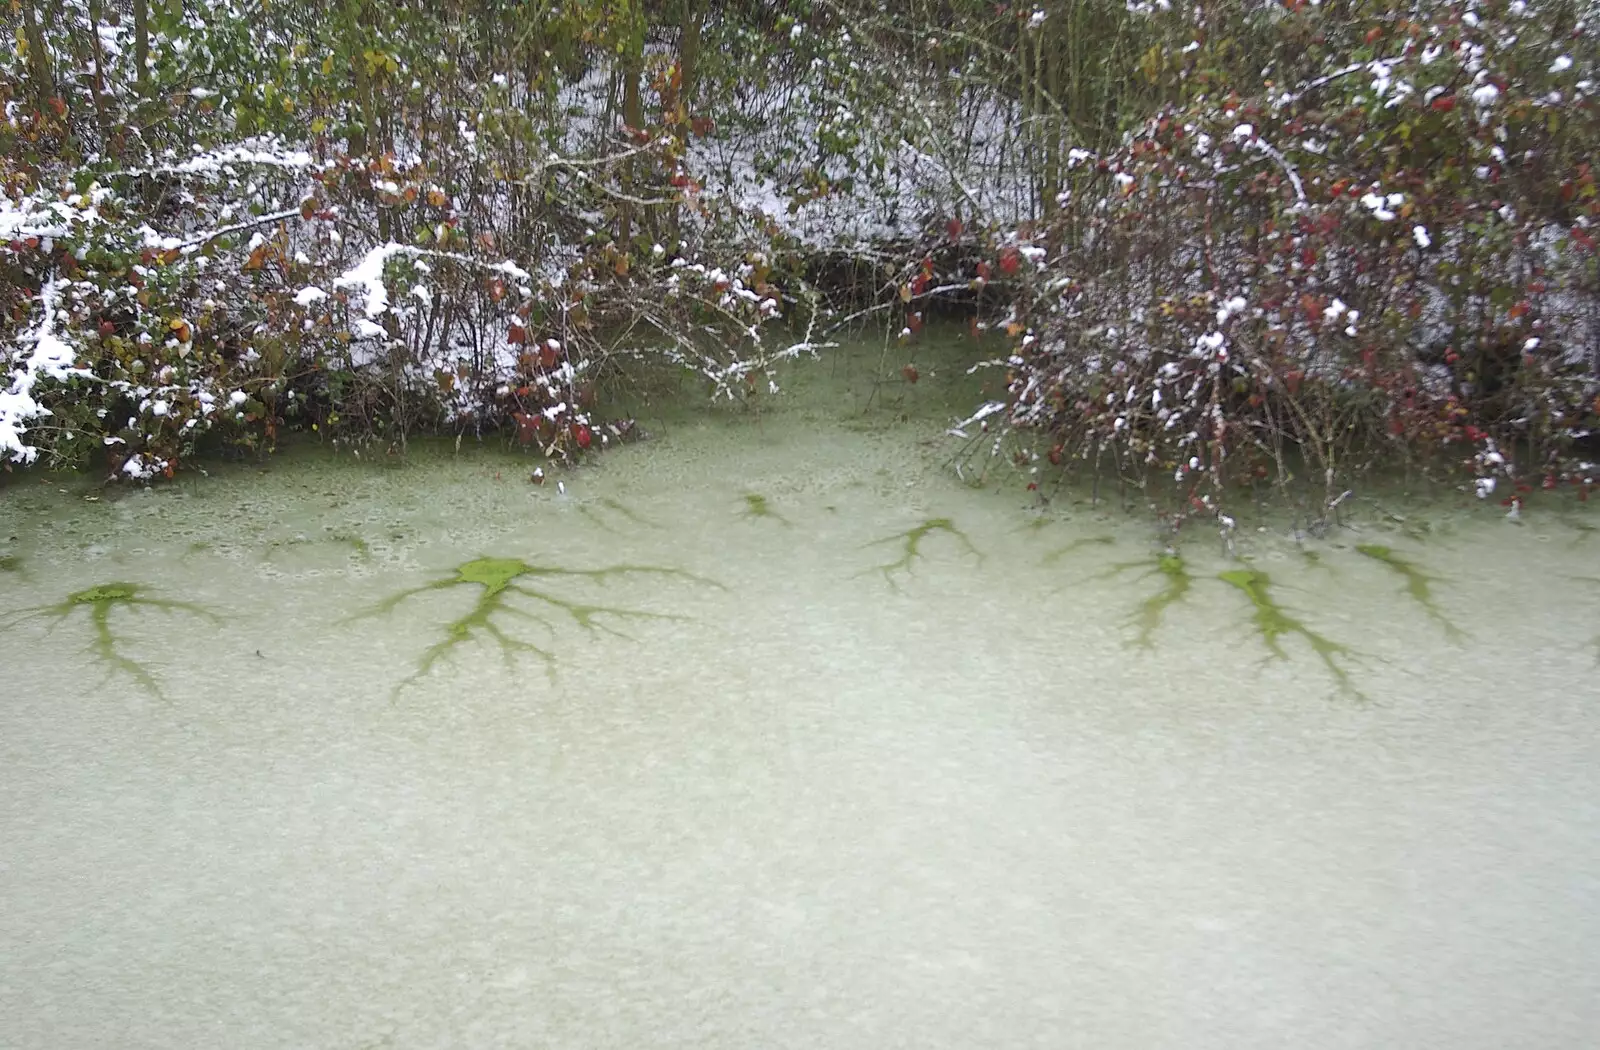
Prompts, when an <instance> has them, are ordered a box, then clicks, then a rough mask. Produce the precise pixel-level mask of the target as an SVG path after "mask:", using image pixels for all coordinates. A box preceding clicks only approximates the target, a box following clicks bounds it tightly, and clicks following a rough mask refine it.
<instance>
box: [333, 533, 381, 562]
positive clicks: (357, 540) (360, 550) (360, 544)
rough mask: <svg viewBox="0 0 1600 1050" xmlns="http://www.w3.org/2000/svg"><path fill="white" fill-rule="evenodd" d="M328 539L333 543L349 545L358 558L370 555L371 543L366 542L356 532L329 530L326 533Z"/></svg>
mask: <svg viewBox="0 0 1600 1050" xmlns="http://www.w3.org/2000/svg"><path fill="white" fill-rule="evenodd" d="M328 539H330V540H332V541H333V542H335V543H342V544H344V545H345V546H347V547H349V548H350V549H351V550H353V551H355V553H356V556H357V557H359V558H362V559H368V558H371V557H372V546H371V544H369V543H367V541H366V540H364V539H362V538H361V536H360V535H359V534H357V533H354V532H343V531H339V532H330V533H329V534H328Z"/></svg>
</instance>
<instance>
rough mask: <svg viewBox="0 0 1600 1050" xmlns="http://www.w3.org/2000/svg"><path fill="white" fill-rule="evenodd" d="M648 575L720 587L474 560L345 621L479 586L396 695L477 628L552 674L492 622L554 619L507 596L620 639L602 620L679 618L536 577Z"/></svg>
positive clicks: (650, 568) (506, 651)
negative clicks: (584, 597) (574, 593)
mask: <svg viewBox="0 0 1600 1050" xmlns="http://www.w3.org/2000/svg"><path fill="white" fill-rule="evenodd" d="M647 575H649V576H663V577H670V578H674V579H679V580H687V581H692V582H695V583H700V584H705V585H707V586H710V587H717V588H719V589H720V587H721V585H720V584H718V583H716V582H715V581H713V580H707V579H705V578H704V577H701V576H696V575H694V574H693V573H689V572H685V571H683V570H682V569H673V568H665V567H661V566H655V565H612V566H607V567H605V568H600V569H562V568H557V567H553V566H543V565H530V564H528V563H527V562H525V561H522V560H520V559H517V558H477V559H474V560H473V561H469V562H466V563H464V564H462V565H460V566H457V568H456V570H455V574H454V575H452V576H450V577H447V578H445V579H442V580H434V581H433V582H432V583H425V584H423V585H422V586H420V587H412V588H410V589H408V590H404V591H401V592H400V593H398V594H395V595H391V596H390V597H388V598H385V599H384V600H383V601H381V602H379V603H378V604H377V605H376V606H374V607H373V608H371V609H369V610H367V611H366V612H364V613H359V614H357V615H356V616H353V617H351V618H350V619H352V620H359V619H366V618H369V617H373V616H378V615H382V614H383V613H387V612H390V611H392V610H393V609H395V608H396V607H397V606H399V605H400V603H401V602H404V601H405V600H406V599H408V598H412V597H415V596H416V595H419V594H426V593H429V592H431V591H442V590H448V589H449V588H452V587H461V586H475V587H479V588H481V589H482V590H481V592H480V593H479V595H478V599H477V601H476V602H475V603H474V604H473V607H472V608H471V609H470V610H469V611H468V612H467V613H466V614H465V615H463V616H460V617H458V618H456V619H454V620H452V621H450V622H449V623H448V624H446V625H445V628H444V637H442V638H440V639H439V640H438V641H437V642H435V643H434V644H432V645H430V646H429V647H428V648H427V649H426V650H424V651H423V654H422V659H421V661H420V662H419V663H418V665H417V669H416V671H415V672H413V673H412V674H411V675H409V676H407V677H406V678H405V679H404V680H403V681H402V682H401V683H400V685H398V686H396V687H395V691H396V693H398V692H399V691H400V690H401V689H402V688H404V687H405V686H406V685H409V684H410V683H412V682H415V681H417V680H418V679H420V678H422V677H423V676H424V675H426V674H427V673H428V672H429V671H431V670H432V669H433V667H434V665H435V664H437V663H438V662H439V661H440V660H441V659H443V658H444V657H445V656H446V655H448V654H449V653H450V651H451V650H452V649H454V648H455V647H456V646H459V645H462V644H465V643H466V642H468V641H471V640H472V637H473V635H474V633H477V632H482V633H483V634H485V635H487V636H488V637H489V638H491V639H492V640H493V641H494V643H495V644H496V645H497V646H498V647H499V649H500V655H501V658H502V659H503V660H504V661H505V664H506V666H507V667H508V668H512V669H514V668H515V665H516V656H517V655H518V654H519V653H528V654H532V655H533V656H536V657H538V658H539V660H540V661H541V662H542V663H543V664H544V667H545V673H546V674H547V675H549V676H551V677H552V678H553V676H554V674H555V664H556V657H555V653H553V652H552V651H551V650H549V649H547V648H545V647H544V646H542V645H536V644H534V643H533V642H529V641H527V640H525V639H521V638H517V637H514V636H513V635H511V634H509V633H507V632H506V630H505V629H504V628H503V627H502V626H501V624H500V623H499V622H497V618H498V617H514V618H520V619H523V620H531V621H533V622H534V623H537V624H539V625H540V626H542V627H543V628H544V629H545V631H546V632H547V633H549V634H551V635H553V634H555V631H556V623H557V621H553V620H552V619H551V618H550V617H549V616H545V615H541V614H540V613H538V612H533V611H530V610H528V609H526V608H523V607H521V606H519V605H514V604H512V603H511V601H510V599H512V598H513V597H517V596H520V597H523V598H531V599H533V600H534V601H535V602H537V603H539V605H540V606H541V607H542V608H543V609H545V610H546V611H547V612H549V613H551V614H553V615H555V616H556V617H557V618H558V620H559V619H560V618H565V619H566V620H567V621H569V622H571V623H573V624H576V625H577V626H578V627H580V628H582V629H583V630H585V631H588V632H590V633H599V632H602V631H603V632H605V633H607V634H612V635H616V636H617V637H621V638H625V637H627V636H626V635H624V634H623V633H622V632H621V631H618V630H617V629H616V628H614V627H612V626H610V625H609V624H608V623H607V622H606V619H607V618H610V619H618V620H627V619H632V620H678V619H682V617H680V616H675V615H672V614H669V613H651V612H642V611H639V610H636V609H627V608H623V607H620V606H614V605H597V604H592V603H590V602H585V601H580V600H577V599H573V598H564V597H561V596H560V595H557V594H552V593H551V592H550V591H548V590H546V589H544V588H543V587H542V586H541V585H540V582H539V581H554V580H562V579H565V580H594V581H600V582H605V581H607V580H611V579H613V578H620V577H626V576H647Z"/></svg>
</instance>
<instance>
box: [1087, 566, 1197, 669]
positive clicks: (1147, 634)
mask: <svg viewBox="0 0 1600 1050" xmlns="http://www.w3.org/2000/svg"><path fill="white" fill-rule="evenodd" d="M1091 542H1092V541H1091ZM1133 569H1143V570H1144V571H1143V572H1141V573H1140V574H1139V575H1138V576H1136V577H1134V578H1135V579H1136V580H1145V579H1149V578H1150V577H1151V576H1160V577H1161V579H1162V584H1161V589H1160V590H1159V591H1157V592H1156V593H1154V594H1152V595H1151V596H1150V597H1148V598H1146V599H1145V600H1144V601H1142V602H1140V603H1139V610H1138V611H1137V612H1136V613H1134V614H1133V615H1132V616H1130V617H1129V618H1128V622H1129V624H1130V625H1136V626H1137V627H1138V629H1139V633H1138V636H1137V638H1136V640H1135V641H1136V644H1137V645H1138V646H1139V647H1140V648H1141V649H1149V648H1151V646H1152V645H1153V642H1152V638H1153V637H1154V635H1155V632H1156V629H1157V628H1159V627H1160V626H1161V621H1162V620H1163V619H1164V618H1165V617H1166V614H1167V609H1168V608H1169V607H1170V606H1173V605H1176V604H1177V603H1178V602H1180V601H1182V600H1183V599H1184V596H1185V595H1187V594H1188V593H1189V587H1190V585H1191V584H1193V582H1194V579H1193V577H1191V576H1190V575H1189V567H1188V566H1187V565H1186V564H1184V561H1183V556H1182V555H1180V554H1178V552H1176V551H1172V550H1169V551H1166V552H1164V553H1162V554H1161V555H1159V556H1158V557H1157V558H1156V559H1155V561H1154V563H1152V562H1151V561H1149V560H1146V559H1141V560H1139V561H1124V562H1118V563H1116V564H1115V565H1112V566H1111V567H1110V568H1109V569H1107V570H1106V571H1104V572H1102V573H1099V574H1098V575H1096V576H1094V577H1092V578H1093V579H1100V580H1106V579H1111V578H1112V577H1115V576H1120V575H1122V574H1123V573H1125V572H1128V571H1130V570H1133Z"/></svg>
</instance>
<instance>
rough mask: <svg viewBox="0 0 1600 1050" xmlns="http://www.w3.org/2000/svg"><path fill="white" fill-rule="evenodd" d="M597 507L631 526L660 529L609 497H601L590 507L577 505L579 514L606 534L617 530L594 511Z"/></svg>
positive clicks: (585, 504)
mask: <svg viewBox="0 0 1600 1050" xmlns="http://www.w3.org/2000/svg"><path fill="white" fill-rule="evenodd" d="M597 507H603V508H605V509H606V510H608V511H610V512H611V513H613V514H615V515H616V516H617V517H619V518H622V519H624V520H625V521H627V522H629V523H631V524H633V525H638V526H641V527H643V528H647V529H655V528H660V526H658V525H657V524H656V523H655V522H653V521H651V520H650V519H649V518H646V517H645V516H644V515H642V514H639V513H637V512H635V511H634V510H632V509H631V508H630V507H628V506H627V505H626V504H624V503H623V502H621V501H620V500H617V499H614V498H612V497H610V496H602V497H600V498H599V499H597V500H594V501H593V505H590V504H589V503H581V504H579V505H578V513H579V514H582V515H583V516H584V517H586V518H588V519H589V520H590V521H592V522H594V523H595V525H596V526H598V527H599V528H602V529H604V530H605V531H607V532H616V531H617V530H616V529H615V528H613V527H612V524H611V522H609V521H607V520H606V518H605V516H604V515H602V514H601V513H600V512H599V510H597V509H596V508H597Z"/></svg>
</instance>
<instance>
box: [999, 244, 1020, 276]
mask: <svg viewBox="0 0 1600 1050" xmlns="http://www.w3.org/2000/svg"><path fill="white" fill-rule="evenodd" d="M1021 268H1022V253H1021V252H1019V251H1017V250H1016V249H1015V248H1004V249H1002V250H1001V252H1000V272H1001V273H1003V274H1005V275H1006V276H1007V277H1010V276H1013V275H1014V274H1015V273H1016V272H1017V271H1018V270H1020V269H1021Z"/></svg>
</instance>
